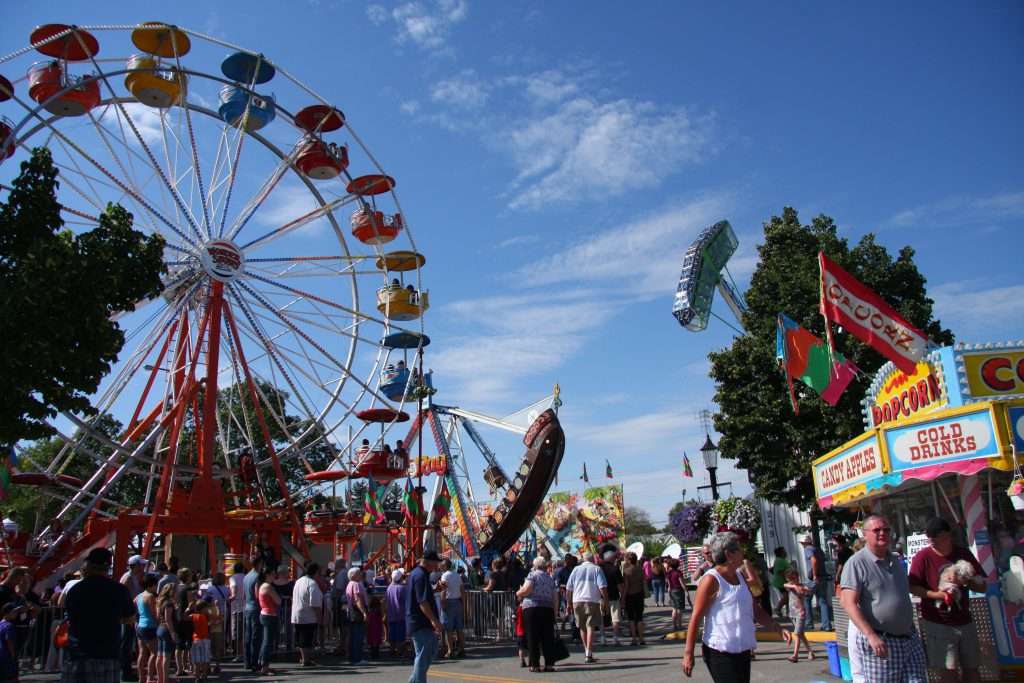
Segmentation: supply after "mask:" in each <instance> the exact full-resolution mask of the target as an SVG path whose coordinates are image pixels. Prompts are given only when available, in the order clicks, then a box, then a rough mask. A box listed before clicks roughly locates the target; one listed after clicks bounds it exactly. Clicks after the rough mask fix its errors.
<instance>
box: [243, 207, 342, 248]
mask: <svg viewBox="0 0 1024 683" xmlns="http://www.w3.org/2000/svg"><path fill="white" fill-rule="evenodd" d="M353 201H355V195H346V196H344V197H340V198H338V199H333V200H331V201H329V202H327V203H325V204H323V205H321V206H318V207H317V208H315V209H313V210H311V211H308V212H307V213H305V214H303V215H301V216H299V217H298V218H295V219H294V220H291V221H288V222H287V223H285V224H284V225H281V226H278V227H276V228H274V229H273V230H271V231H270V232H267V233H264V234H263V235H260V236H259V237H257V238H256V239H253V240H250V241H249V242H246V243H245V244H243V245H241V247H240V248H241V249H242V250H243V251H245V250H252V249H255V248H257V247H262V246H265V245H267V244H270V243H271V242H273V241H274V240H276V239H279V238H280V237H283V236H284V235H287V234H289V233H291V232H292V231H294V230H298V229H299V228H301V227H303V226H305V225H308V224H309V223H311V222H313V221H315V220H317V219H319V218H323V217H324V216H327V215H329V214H330V213H331V212H332V211H334V210H335V209H339V208H341V207H342V206H345V205H346V204H351V203H352V202H353ZM237 234H238V231H236V232H235V233H234V234H233V235H237ZM232 239H233V237H232Z"/></svg>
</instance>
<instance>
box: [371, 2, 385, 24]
mask: <svg viewBox="0 0 1024 683" xmlns="http://www.w3.org/2000/svg"><path fill="white" fill-rule="evenodd" d="M366 18H367V19H369V20H370V23H371V24H373V25H375V26H380V25H381V24H383V23H384V22H385V21H387V20H388V11H387V9H386V8H385V7H384V6H383V5H367V7H366Z"/></svg>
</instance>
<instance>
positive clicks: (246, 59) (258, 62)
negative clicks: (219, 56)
mask: <svg viewBox="0 0 1024 683" xmlns="http://www.w3.org/2000/svg"><path fill="white" fill-rule="evenodd" d="M220 70H221V71H222V72H223V73H224V75H225V76H227V77H228V78H230V79H231V80H233V81H235V82H237V83H244V84H246V85H249V84H250V83H252V84H254V85H260V84H261V83H267V82H268V81H270V79H272V78H273V77H274V74H275V73H277V71H276V70H275V69H274V67H273V65H272V64H271V63H270V62H268V61H266V60H265V59H264V58H263V56H262V55H254V54H251V53H249V52H236V53H234V54H233V55H228V57H227V58H226V59H225V60H224V61H223V62H221V64H220ZM254 75H255V76H256V78H255V80H254V79H253V76H254Z"/></svg>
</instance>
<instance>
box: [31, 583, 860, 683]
mask: <svg viewBox="0 0 1024 683" xmlns="http://www.w3.org/2000/svg"><path fill="white" fill-rule="evenodd" d="M649 602H650V601H648V603H649ZM670 615H671V613H670V610H669V609H668V608H664V607H651V606H650V604H648V609H647V613H646V615H645V619H646V623H647V627H648V635H647V638H646V640H647V645H646V646H645V647H630V646H628V645H626V646H620V647H614V646H612V645H604V646H602V645H600V644H599V645H597V646H596V647H595V652H594V655H595V656H596V657H597V659H598V661H597V662H595V663H593V664H586V663H584V661H583V649H582V647H581V646H580V645H578V644H573V643H571V642H570V641H569V640H568V634H562V635H563V639H565V640H566V644H567V645H568V646H569V652H570V653H571V655H570V657H569V659H567V660H565V661H562V662H560V663H559V664H558V665H557V666H556V667H555V668H556V670H555V672H553V673H531V672H530V671H529V670H528V669H524V668H520V666H519V657H518V656H517V654H516V649H515V646H514V645H512V644H501V645H495V644H493V643H472V642H471V643H468V645H467V657H466V658H465V659H455V660H441V661H437V662H435V663H434V664H433V665H432V666H431V668H430V672H429V676H428V677H429V680H431V681H438V682H439V683H441V682H447V681H471V682H474V683H487V682H490V683H543V682H544V681H587V682H588V683H599V682H603V681H616V682H618V683H622V682H623V681H642V683H665V682H667V681H675V682H677V683H678V682H679V681H683V680H686V678H685V676H684V674H683V670H682V666H681V662H682V655H683V642H682V641H680V640H667V639H665V638H664V635H665V634H667V633H668V632H669V631H670V630H671V629H670V627H671V616H670ZM610 641H611V638H609V642H610ZM625 642H627V643H628V642H629V641H628V639H626V641H625ZM812 645H813V647H814V649H815V652H816V654H817V657H818V658H817V659H816V660H814V661H807V660H806V659H801V661H799V662H798V663H795V664H793V663H790V662H789V661H787V660H786V657H787V656H789V654H790V650H789V648H788V647H787V646H786V645H785V644H783V643H781V642H767V643H759V644H758V650H757V658H756V660H755V661H754V662H753V666H752V675H751V680H752V681H757V682H768V681H778V682H780V683H782V682H785V683H817V682H819V681H822V682H827V683H836V682H838V681H840V680H841V679H839V678H836V677H833V676H830V675H829V673H828V657H827V654H826V652H825V648H824V646H823V645H821V644H812ZM384 649H385V650H386V648H384ZM804 656H806V655H804ZM316 659H317V662H318V664H317V665H316V666H313V667H307V668H300V667H299V666H298V665H297V663H296V662H295V661H294V657H292V658H290V659H289V660H287V661H280V662H277V663H275V665H274V666H273V668H274V669H275V670H276V671H277V672H278V673H277V675H273V676H259V675H256V674H252V673H250V672H248V671H244V670H243V669H242V666H241V665H239V664H227V665H225V666H224V667H223V670H222V673H221V674H220V676H212V677H211V678H210V679H209V680H210V681H232V682H233V683H245V682H248V681H251V682H253V683H255V682H256V681H263V682H269V681H282V682H290V683H326V681H334V680H337V679H339V678H344V679H349V678H350V679H351V680H353V681H360V682H361V683H378V682H379V683H384V682H385V681H387V682H393V683H404V682H405V681H407V680H408V678H409V674H410V672H411V665H410V663H409V662H408V661H395V660H391V659H387V658H384V659H381V660H379V661H376V662H371V663H370V664H369V665H368V666H351V665H349V664H348V663H346V662H345V661H343V660H342V659H340V658H338V657H335V656H332V655H329V654H326V653H325V654H319V655H318V656H317V657H316ZM58 679H59V677H58V676H57V675H55V674H39V673H32V674H27V675H26V674H25V673H23V675H22V677H21V680H22V681H55V680H58ZM180 680H181V681H182V682H183V683H192V681H193V679H191V678H183V679H180ZM689 680H692V681H698V682H706V681H711V677H710V676H709V675H708V673H707V668H706V667H705V666H704V663H703V661H701V658H700V648H699V647H698V649H697V660H696V665H695V667H694V672H693V678H691V679H689Z"/></svg>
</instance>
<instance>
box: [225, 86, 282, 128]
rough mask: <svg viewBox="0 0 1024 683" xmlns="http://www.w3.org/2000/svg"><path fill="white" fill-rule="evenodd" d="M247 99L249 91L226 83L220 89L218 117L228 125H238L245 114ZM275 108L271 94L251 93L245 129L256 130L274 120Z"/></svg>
mask: <svg viewBox="0 0 1024 683" xmlns="http://www.w3.org/2000/svg"><path fill="white" fill-rule="evenodd" d="M248 101H249V91H248V90H246V89H245V88H242V87H240V86H237V85H226V86H224V87H223V88H221V89H220V109H219V110H218V112H219V113H220V117H221V118H222V119H224V120H225V121H226V122H227V123H228V124H229V125H232V126H235V127H238V126H239V125H240V124H241V122H242V117H243V116H245V106H246V104H247V103H248ZM276 115H277V108H276V105H275V102H274V96H273V95H253V96H252V104H251V105H249V118H248V119H247V120H246V125H245V129H246V130H248V131H256V130H259V129H260V128H263V127H264V126H266V125H267V124H268V123H270V122H271V121H273V120H274V117H275V116H276Z"/></svg>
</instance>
